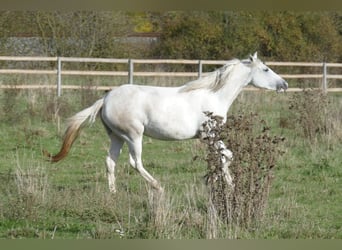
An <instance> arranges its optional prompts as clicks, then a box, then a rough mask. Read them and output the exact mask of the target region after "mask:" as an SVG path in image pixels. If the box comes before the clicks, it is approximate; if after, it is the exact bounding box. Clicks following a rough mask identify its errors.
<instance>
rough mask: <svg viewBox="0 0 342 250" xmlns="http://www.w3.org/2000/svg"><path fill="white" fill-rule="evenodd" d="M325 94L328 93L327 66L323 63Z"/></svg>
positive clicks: (323, 87)
mask: <svg viewBox="0 0 342 250" xmlns="http://www.w3.org/2000/svg"><path fill="white" fill-rule="evenodd" d="M322 89H323V93H327V64H326V62H323V79H322Z"/></svg>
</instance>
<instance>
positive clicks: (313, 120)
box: [289, 89, 331, 142]
mask: <svg viewBox="0 0 342 250" xmlns="http://www.w3.org/2000/svg"><path fill="white" fill-rule="evenodd" d="M328 108H329V100H328V96H327V95H326V94H325V93H323V91H322V90H305V89H304V90H303V91H302V92H299V93H295V94H294V95H293V97H292V98H291V99H290V103H289V109H290V110H291V111H292V113H291V116H290V117H291V118H290V119H292V121H291V123H292V124H296V126H298V127H297V131H300V133H299V134H300V135H302V136H304V137H306V138H308V139H310V140H311V141H312V142H313V141H315V140H316V138H317V135H319V134H325V133H327V131H328V127H331V124H330V126H329V122H331V121H328V120H327V118H326V117H327V114H328Z"/></svg>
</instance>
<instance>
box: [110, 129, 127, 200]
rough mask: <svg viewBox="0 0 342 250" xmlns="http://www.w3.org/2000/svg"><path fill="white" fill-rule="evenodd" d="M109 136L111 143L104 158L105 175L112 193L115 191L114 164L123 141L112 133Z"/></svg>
mask: <svg viewBox="0 0 342 250" xmlns="http://www.w3.org/2000/svg"><path fill="white" fill-rule="evenodd" d="M109 137H110V139H111V145H110V150H109V153H108V156H107V158H106V165H107V177H108V185H109V191H110V192H112V193H115V192H116V187H115V166H116V162H117V160H118V158H119V155H120V152H121V148H122V146H123V144H124V141H123V140H122V139H121V138H118V137H117V136H115V135H114V134H110V135H109Z"/></svg>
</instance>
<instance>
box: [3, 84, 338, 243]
mask: <svg viewBox="0 0 342 250" xmlns="http://www.w3.org/2000/svg"><path fill="white" fill-rule="evenodd" d="M0 91H1V92H0V103H1V106H0V107H1V110H0V119H1V123H0V179H1V181H0V238H6V239H7V238H39V239H43V238H44V239H45V238H47V239H51V238H52V239H59V238H63V239H66V238H70V239H88V238H91V239H94V238H95V239H112V238H122V239H135V238H144V239H151V238H152V239H161V238H171V239H198V238H201V239H202V238H210V236H211V235H212V232H211V231H212V230H213V227H215V228H214V229H215V230H216V232H215V235H216V238H237V239H279V238H281V239H283V238H285V239H293V238H301V239H303V238H305V239H307V238H324V239H333V238H339V239H341V238H342V207H341V204H342V194H341V192H340V190H341V189H342V147H341V142H342V125H341V121H342V98H341V97H342V96H341V94H339V93H329V94H328V97H327V100H325V99H324V101H326V105H323V107H324V108H323V109H321V106H320V105H322V96H320V95H319V94H312V95H308V96H307V97H305V94H304V93H285V94H276V93H273V92H265V91H258V92H243V93H241V95H240V96H239V97H238V99H237V100H236V102H235V103H234V104H233V106H232V109H231V110H230V114H238V113H241V112H245V113H249V112H254V113H257V114H258V115H259V117H261V118H262V119H264V120H265V121H266V122H267V124H268V125H269V126H270V127H271V133H272V134H274V135H279V136H283V137H285V142H284V143H283V144H282V145H281V150H283V151H284V153H283V155H282V156H281V157H280V158H279V159H278V160H277V163H276V166H275V168H274V180H273V184H272V186H271V188H270V194H269V199H268V205H267V207H266V210H265V216H264V217H263V218H262V220H259V221H257V222H255V223H254V224H253V225H250V226H249V227H248V228H243V227H239V226H236V225H226V224H224V223H220V222H219V221H218V222H216V224H215V225H214V226H213V225H212V224H210V220H209V219H208V217H209V213H208V211H209V209H208V204H207V190H206V186H205V184H204V176H205V174H206V162H205V161H204V157H205V153H206V150H205V147H204V146H203V145H202V144H201V143H200V142H199V141H197V140H188V141H181V142H169V141H168V142H165V141H158V140H154V139H150V138H144V153H143V161H144V164H145V167H146V169H147V170H148V171H149V172H150V173H151V174H152V175H153V176H154V177H155V178H157V179H158V180H159V181H160V182H161V184H162V185H163V186H164V188H165V193H166V194H165V198H164V200H163V201H162V203H161V207H155V206H154V203H153V200H154V199H155V196H154V195H155V194H154V193H153V191H152V190H151V188H150V187H149V185H148V184H147V183H146V182H145V181H144V179H143V178H142V177H141V176H140V175H139V174H138V173H136V172H135V171H134V170H133V169H132V168H131V167H130V166H129V163H128V152H127V147H124V148H123V153H122V155H121V158H120V160H119V166H118V167H117V169H116V176H117V191H118V192H117V193H116V194H115V195H113V194H111V193H110V192H109V190H108V183H107V178H106V169H105V157H106V155H107V150H108V146H109V139H108V137H107V135H106V132H105V130H104V128H103V125H102V124H101V122H100V120H99V119H98V120H97V121H96V123H95V124H94V125H92V126H91V127H87V128H85V129H84V130H82V133H81V135H80V137H79V138H78V140H77V141H76V142H75V144H74V147H73V148H72V150H71V152H70V154H69V156H68V157H67V158H66V159H65V160H63V161H61V162H60V163H56V164H50V163H49V162H47V161H45V160H44V158H43V156H42V153H41V151H42V149H47V150H48V151H50V152H57V151H58V149H59V147H60V143H61V140H62V138H61V137H62V134H63V132H64V128H65V126H64V125H65V123H64V122H65V119H66V118H68V117H69V116H71V115H73V114H74V113H75V112H78V111H79V110H81V109H83V108H85V107H86V106H87V105H90V104H92V103H93V102H94V101H95V100H96V99H98V98H99V97H101V96H102V95H103V92H102V91H95V90H87V89H84V90H78V91H72V90H68V91H64V92H63V96H62V97H61V98H59V99H58V100H57V99H56V97H55V92H54V91H49V90H0ZM305 98H306V99H305ZM57 113H59V115H60V117H61V118H60V119H61V122H60V124H61V128H59V127H58V119H59V118H58V116H57ZM322 113H323V114H324V116H321V115H322ZM317 117H318V119H319V120H317ZM318 121H319V122H318ZM318 123H321V124H318ZM315 125H319V126H318V127H317V126H315ZM231 150H232V151H233V153H234V149H231ZM156 211H158V213H157V212H156ZM156 214H157V215H158V216H156Z"/></svg>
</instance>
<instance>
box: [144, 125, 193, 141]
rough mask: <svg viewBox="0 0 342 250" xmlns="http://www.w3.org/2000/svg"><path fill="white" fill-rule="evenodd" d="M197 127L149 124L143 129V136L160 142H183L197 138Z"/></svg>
mask: <svg viewBox="0 0 342 250" xmlns="http://www.w3.org/2000/svg"><path fill="white" fill-rule="evenodd" d="M197 133H198V129H197V126H194V125H190V124H180V123H176V122H169V123H164V124H163V123H159V122H150V123H148V124H146V125H145V127H144V134H145V135H147V136H149V137H152V138H156V139H160V140H185V139H191V138H195V137H196V136H197Z"/></svg>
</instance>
